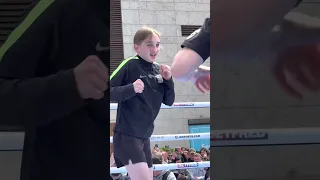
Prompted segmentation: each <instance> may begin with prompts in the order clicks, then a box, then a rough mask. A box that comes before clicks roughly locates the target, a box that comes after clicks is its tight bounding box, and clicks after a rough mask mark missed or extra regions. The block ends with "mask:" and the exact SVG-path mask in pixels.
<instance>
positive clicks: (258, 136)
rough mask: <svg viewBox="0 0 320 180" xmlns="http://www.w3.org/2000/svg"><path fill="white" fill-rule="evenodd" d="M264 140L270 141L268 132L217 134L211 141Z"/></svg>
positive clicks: (213, 135) (214, 134) (213, 134)
mask: <svg viewBox="0 0 320 180" xmlns="http://www.w3.org/2000/svg"><path fill="white" fill-rule="evenodd" d="M262 139H268V133H267V132H215V133H212V136H211V141H225V140H262Z"/></svg>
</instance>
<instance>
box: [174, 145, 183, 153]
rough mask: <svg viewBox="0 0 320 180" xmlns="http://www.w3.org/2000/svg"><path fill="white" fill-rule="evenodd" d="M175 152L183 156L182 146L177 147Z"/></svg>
mask: <svg viewBox="0 0 320 180" xmlns="http://www.w3.org/2000/svg"><path fill="white" fill-rule="evenodd" d="M175 152H176V153H177V154H182V150H181V148H180V146H177V147H176V148H175Z"/></svg>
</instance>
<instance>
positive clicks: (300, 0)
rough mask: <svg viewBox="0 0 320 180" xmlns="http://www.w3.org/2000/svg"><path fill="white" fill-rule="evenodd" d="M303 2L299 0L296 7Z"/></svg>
mask: <svg viewBox="0 0 320 180" xmlns="http://www.w3.org/2000/svg"><path fill="white" fill-rule="evenodd" d="M301 2H302V0H297V4H296V5H294V7H297V6H299V4H300V3H301Z"/></svg>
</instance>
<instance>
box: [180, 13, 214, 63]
mask: <svg viewBox="0 0 320 180" xmlns="http://www.w3.org/2000/svg"><path fill="white" fill-rule="evenodd" d="M184 47H187V48H190V49H192V50H194V51H195V52H196V53H198V54H199V55H200V56H201V57H202V59H203V61H205V60H206V59H208V57H210V18H206V19H205V21H204V23H203V25H202V27H201V28H199V29H197V30H195V31H194V32H193V33H192V34H190V35H189V36H188V37H187V38H186V39H185V40H184V42H183V43H182V45H181V48H184Z"/></svg>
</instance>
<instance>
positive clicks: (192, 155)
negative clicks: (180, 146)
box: [188, 150, 196, 162]
mask: <svg viewBox="0 0 320 180" xmlns="http://www.w3.org/2000/svg"><path fill="white" fill-rule="evenodd" d="M195 153H196V152H195V151H192V150H191V151H190V150H189V154H188V155H189V159H188V162H194V158H193V157H194V154H195Z"/></svg>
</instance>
